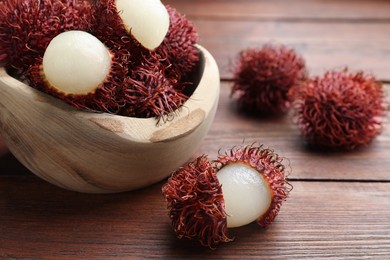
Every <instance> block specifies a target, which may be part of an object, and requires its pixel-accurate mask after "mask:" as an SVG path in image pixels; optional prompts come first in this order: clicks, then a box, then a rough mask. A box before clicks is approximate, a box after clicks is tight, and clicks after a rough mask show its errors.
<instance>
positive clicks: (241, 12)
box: [162, 0, 390, 22]
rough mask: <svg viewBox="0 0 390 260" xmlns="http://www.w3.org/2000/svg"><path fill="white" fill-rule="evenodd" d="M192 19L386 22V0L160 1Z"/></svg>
mask: <svg viewBox="0 0 390 260" xmlns="http://www.w3.org/2000/svg"><path fill="white" fill-rule="evenodd" d="M162 2H163V3H165V4H169V5H171V6H173V7H175V8H176V9H178V10H179V11H180V12H183V13H184V14H186V15H188V16H189V18H190V19H193V18H198V17H201V18H208V19H221V18H223V19H231V20H233V19H252V20H253V19H262V20H266V19H269V20H290V21H292V20H311V21H312V22H320V21H323V20H337V21H339V20H351V21H354V20H360V21H361V20H366V21H367V20H368V21H387V20H388V19H390V7H389V4H388V2H387V1H386V0H371V1H365V0H327V1H322V0H273V1H267V0H179V1H178V0H163V1H162Z"/></svg>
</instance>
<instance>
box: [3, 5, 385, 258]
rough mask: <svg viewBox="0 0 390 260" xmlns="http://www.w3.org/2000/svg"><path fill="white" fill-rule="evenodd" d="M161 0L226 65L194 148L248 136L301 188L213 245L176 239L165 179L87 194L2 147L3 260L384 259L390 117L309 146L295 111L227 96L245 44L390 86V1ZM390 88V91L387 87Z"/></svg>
mask: <svg viewBox="0 0 390 260" xmlns="http://www.w3.org/2000/svg"><path fill="white" fill-rule="evenodd" d="M163 2H164V3H168V4H170V5H172V6H174V7H176V8H177V9H178V10H180V11H182V12H183V13H185V14H187V16H188V17H189V18H190V19H191V20H192V21H193V22H194V24H195V26H196V27H197V29H198V31H199V34H200V37H201V43H202V45H204V46H205V47H206V48H207V49H208V50H209V51H210V52H211V53H212V54H213V56H214V57H215V58H216V60H217V62H218V64H219V67H220V70H221V72H222V79H223V80H222V85H221V93H220V102H219V106H218V109H217V114H216V117H215V120H214V122H213V124H212V126H211V130H210V131H209V133H208V135H207V136H206V138H205V140H204V141H203V142H202V143H201V145H200V148H199V149H198V151H197V153H196V154H195V155H194V156H198V155H200V154H204V153H205V154H208V155H209V157H210V158H215V157H216V156H217V155H218V151H219V150H220V151H221V152H223V151H225V150H227V149H230V148H231V147H232V146H235V145H240V144H242V143H245V144H250V143H253V142H259V143H263V144H264V145H265V146H269V147H272V148H274V149H275V151H276V152H277V153H279V154H280V155H281V156H284V157H285V158H286V159H285V160H284V162H286V163H288V164H289V165H290V166H291V174H290V176H289V179H290V182H291V183H292V185H293V186H294V189H293V191H292V192H291V196H290V198H289V199H288V200H287V201H286V202H285V203H284V204H283V206H282V208H281V212H280V214H279V216H278V217H277V218H276V221H275V222H274V223H273V224H272V225H271V226H270V227H269V228H267V229H265V230H263V229H261V228H259V227H257V226H256V225H255V224H252V225H248V226H245V227H242V228H238V229H234V230H231V234H232V235H234V236H235V241H234V242H232V243H229V244H224V245H221V246H220V247H219V248H218V249H217V250H209V249H206V248H202V247H201V246H199V245H198V243H196V242H191V241H187V240H178V239H177V238H176V237H175V235H174V233H173V231H172V229H171V227H170V222H169V219H168V216H167V211H166V208H165V207H166V205H165V202H164V199H163V197H162V195H161V191H160V189H161V185H162V184H163V182H160V183H157V184H155V185H153V186H150V187H148V188H144V189H142V190H137V191H133V192H126V193H120V194H109V195H93V194H80V193H76V192H70V191H66V190H63V189H60V188H57V187H55V186H54V185H51V184H49V183H47V182H45V181H43V180H41V179H39V178H38V177H35V176H34V175H33V174H31V173H30V172H29V171H28V170H27V169H25V168H24V167H23V166H22V165H21V164H20V163H18V162H17V161H16V159H15V158H14V157H13V156H12V155H10V154H5V155H4V154H3V155H0V259H2V258H4V259H114V258H119V259H150V258H153V259H387V258H388V257H389V255H390V203H389V201H390V161H389V154H390V126H389V121H390V117H389V116H390V115H388V116H387V117H386V118H385V120H384V121H385V128H384V130H383V133H382V134H381V135H380V136H378V137H377V138H376V139H375V140H374V141H373V142H372V143H371V144H369V145H368V146H366V147H362V148H360V149H358V150H356V151H353V152H337V153H336V152H334V153H330V152H321V151H315V150H309V149H308V148H307V147H306V146H305V144H304V142H303V141H302V139H301V137H300V133H299V131H298V130H297V128H296V126H295V125H294V124H293V123H292V119H291V114H287V115H284V116H281V117H275V118H268V119H259V118H254V117H251V116H248V115H244V114H242V113H240V112H238V110H237V106H236V103H235V101H234V99H232V98H231V97H230V96H229V95H230V88H231V84H232V82H231V79H232V69H233V65H234V60H235V57H236V55H237V54H238V52H239V51H240V50H242V49H243V48H246V47H254V46H259V45H261V44H263V43H268V42H275V43H282V44H286V45H288V46H290V47H293V48H295V49H296V50H297V51H298V52H299V53H301V54H302V55H303V56H304V58H305V59H306V61H307V64H308V68H309V70H310V73H311V74H320V73H322V72H324V70H326V69H330V68H335V67H336V68H341V67H343V66H349V67H351V68H352V69H364V70H366V71H369V72H372V73H374V74H375V75H376V76H377V77H378V78H379V79H380V80H382V81H387V83H390V62H389V61H390V49H389V48H390V34H389V33H388V32H390V1H386V0H373V1H365V0H329V1H323V0H289V1H284V0H272V1H271V0H165V1H163ZM385 90H386V92H387V93H390V84H386V85H385ZM387 98H388V101H390V98H389V96H387ZM0 147H1V140H0ZM3 148H4V146H3Z"/></svg>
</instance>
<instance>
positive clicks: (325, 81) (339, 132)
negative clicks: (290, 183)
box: [291, 69, 388, 150]
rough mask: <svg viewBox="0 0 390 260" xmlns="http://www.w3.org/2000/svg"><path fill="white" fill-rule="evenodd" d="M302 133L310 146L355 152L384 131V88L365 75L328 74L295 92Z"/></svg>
mask: <svg viewBox="0 0 390 260" xmlns="http://www.w3.org/2000/svg"><path fill="white" fill-rule="evenodd" d="M291 96H292V97H293V99H294V100H295V101H294V107H295V110H296V117H297V124H298V126H299V129H300V131H301V133H302V135H303V137H304V139H305V140H306V142H307V143H308V144H310V145H314V146H320V147H326V148H332V149H347V150H350V149H353V148H355V147H357V146H360V145H365V144H368V143H369V142H370V141H371V140H372V139H373V138H374V137H375V136H377V135H378V134H379V133H380V132H381V129H382V122H381V118H382V117H383V116H384V115H385V114H386V112H387V109H388V108H387V106H386V104H385V102H384V92H383V89H382V84H381V83H380V82H378V81H377V80H376V79H375V78H374V76H372V75H367V74H365V73H364V72H357V73H352V72H349V71H348V70H347V69H344V70H340V71H328V72H326V73H325V74H324V75H323V76H322V77H318V76H317V77H314V78H313V79H311V80H309V81H308V82H306V84H305V85H302V86H301V87H299V88H296V89H292V90H291Z"/></svg>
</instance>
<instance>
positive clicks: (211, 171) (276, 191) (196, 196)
mask: <svg viewBox="0 0 390 260" xmlns="http://www.w3.org/2000/svg"><path fill="white" fill-rule="evenodd" d="M286 175H287V174H286V169H285V166H284V165H283V164H282V159H281V158H280V157H279V156H278V155H277V154H276V153H274V151H272V150H271V149H267V148H263V147H262V146H254V145H251V146H245V147H240V148H234V149H232V150H231V151H229V152H227V153H225V154H222V155H220V156H219V157H218V158H217V159H216V160H214V161H209V160H208V158H207V156H205V155H203V156H200V157H199V158H197V159H196V160H195V161H193V162H189V163H187V164H186V165H184V166H182V167H181V168H180V169H178V170H177V171H176V172H174V173H173V174H172V176H171V177H170V178H169V179H168V182H167V183H166V184H164V185H163V187H162V192H163V195H164V197H165V199H166V201H167V203H168V209H169V217H170V219H171V220H172V226H173V228H174V231H175V232H176V234H177V235H178V237H179V238H183V237H185V238H188V239H196V240H199V242H200V243H201V244H202V245H204V246H208V247H210V248H214V247H215V246H216V245H217V244H219V243H221V242H229V241H231V240H232V238H231V237H230V235H229V232H228V228H234V227H240V226H243V225H246V224H249V223H251V222H253V221H256V222H257V223H258V224H259V225H260V226H262V227H266V226H268V225H269V224H270V223H271V222H272V221H273V220H274V219H275V217H276V216H277V214H278V212H279V210H280V207H281V204H282V202H283V201H284V200H286V198H287V196H288V194H289V191H290V190H291V186H290V185H289V183H288V182H287V181H286Z"/></svg>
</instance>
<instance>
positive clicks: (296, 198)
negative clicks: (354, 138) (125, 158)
mask: <svg viewBox="0 0 390 260" xmlns="http://www.w3.org/2000/svg"><path fill="white" fill-rule="evenodd" d="M292 184H293V185H294V190H293V192H292V193H291V197H290V198H289V199H288V200H287V201H286V202H285V204H284V205H283V206H282V209H281V212H280V214H279V216H278V217H277V218H276V220H275V222H274V223H273V224H272V225H271V226H270V227H269V228H267V229H265V230H264V229H261V228H259V227H258V226H257V225H255V224H251V225H248V226H245V227H242V228H238V229H234V230H231V231H230V232H231V235H233V236H235V237H236V239H235V241H234V242H231V243H229V244H224V245H221V246H220V247H219V248H218V249H217V250H208V249H204V248H201V247H200V246H199V245H198V244H197V243H195V242H189V241H187V240H178V239H176V237H175V235H174V234H173V232H172V230H171V227H170V222H169V220H168V216H167V211H166V209H165V202H164V200H163V197H162V196H161V193H160V187H161V183H160V184H157V185H154V186H152V187H150V188H147V189H143V190H140V191H135V192H130V193H122V194H112V195H88V194H79V193H74V192H68V191H64V190H61V189H58V188H55V187H54V186H52V185H49V184H46V183H43V182H40V181H38V180H37V179H33V178H28V177H26V178H24V179H23V178H9V179H7V180H6V181H2V182H0V212H1V214H0V223H1V225H0V258H7V259H8V258H11V259H18V258H28V259H52V258H53V257H55V258H56V259H73V258H74V257H77V258H88V259H111V258H120V259H124V258H130V257H131V258H132V259H145V258H156V259H187V258H188V257H190V258H199V259H200V258H205V259H208V258H218V259H222V258H223V259H225V258H229V259H271V258H272V259H301V258H304V257H308V258H311V259H313V258H315V259H320V258H327V257H328V258H329V257H330V258H342V259H347V258H350V259H357V258H360V257H377V258H382V259H383V257H385V256H388V255H389V254H390V204H389V203H388V202H389V199H390V183H334V182H328V183H322V182H293V183H292ZM21 187H23V188H21Z"/></svg>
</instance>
